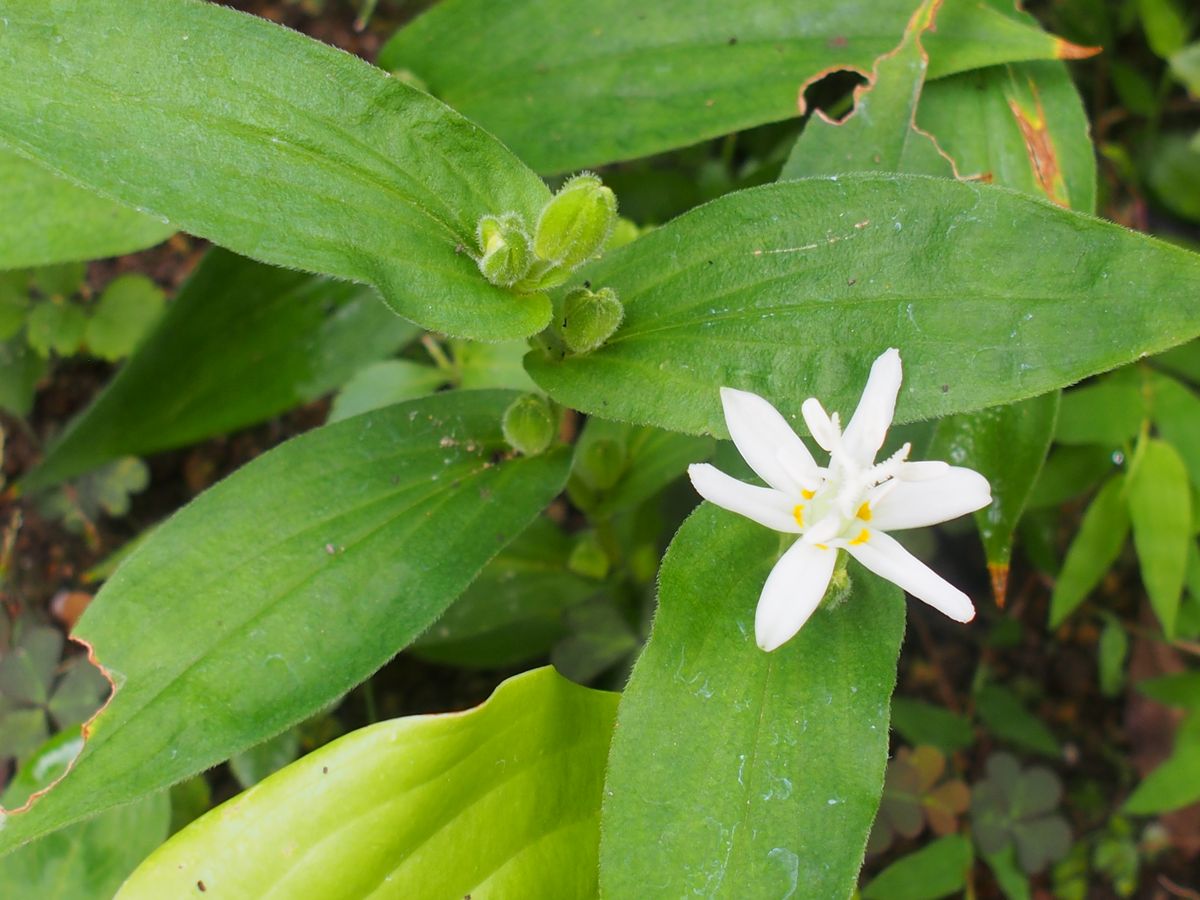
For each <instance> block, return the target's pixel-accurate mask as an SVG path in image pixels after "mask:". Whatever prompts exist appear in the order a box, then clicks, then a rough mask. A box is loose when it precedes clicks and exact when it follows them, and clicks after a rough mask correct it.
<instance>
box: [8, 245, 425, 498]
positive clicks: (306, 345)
mask: <svg viewBox="0 0 1200 900" xmlns="http://www.w3.org/2000/svg"><path fill="white" fill-rule="evenodd" d="M415 335H416V329H415V328H414V327H413V326H411V325H409V324H408V323H407V322H405V321H404V320H403V319H400V318H399V317H398V316H396V315H395V314H394V313H392V312H391V310H389V309H388V308H387V307H385V306H384V305H383V304H382V303H380V302H379V299H378V297H377V295H376V294H375V292H374V291H372V290H370V289H368V288H363V287H356V286H354V285H350V284H345V283H338V282H334V281H330V280H329V279H325V278H314V277H312V276H309V275H303V274H301V273H299V272H291V271H287V270H285V269H276V268H272V267H271V266H264V265H260V264H258V263H254V262H251V261H250V260H247V259H244V258H242V257H238V256H234V255H233V254H231V253H227V252H225V251H224V250H213V251H211V252H210V253H209V254H208V255H207V256H206V257H205V258H204V261H203V262H201V263H200V266H199V268H197V270H196V271H195V273H194V274H193V275H192V277H191V278H190V279H189V280H188V281H187V283H186V284H185V285H184V287H183V289H182V290H181V291H180V292H179V296H178V297H176V298H175V300H174V302H173V303H171V305H170V306H169V307H168V308H167V313H166V315H165V316H164V317H163V319H162V320H161V321H160V322H159V324H158V327H157V328H156V329H155V330H154V331H153V332H152V333H151V334H150V335H149V336H148V337H147V338H146V340H145V341H143V342H142V344H141V345H140V346H139V347H138V348H137V350H136V351H135V352H134V354H133V356H131V357H130V358H129V359H128V360H127V361H126V363H125V365H124V366H122V368H121V369H120V371H119V372H118V373H117V375H116V377H115V378H114V379H113V380H112V381H111V382H110V383H109V385H108V387H107V388H105V390H104V392H103V393H102V394H101V395H100V396H99V397H98V398H97V399H96V400H95V401H94V402H93V403H92V405H91V406H89V407H88V408H87V409H86V410H85V411H84V412H83V413H81V414H80V416H79V417H78V418H77V419H75V420H74V421H73V422H72V423H71V424H70V425H69V426H68V428H67V430H66V431H65V432H64V433H63V435H62V436H61V437H60V438H59V439H58V440H57V441H55V442H54V443H53V444H52V445H51V447H50V448H49V450H47V452H46V456H45V458H44V460H43V462H42V464H41V466H40V467H39V468H38V469H36V470H35V471H33V472H31V473H30V474H29V475H28V476H26V478H25V481H24V485H25V487H26V488H27V489H28V490H38V489H41V488H44V487H47V486H49V485H52V484H55V483H57V482H59V481H63V480H65V479H67V478H71V477H73V476H75V475H78V474H80V473H82V472H86V471H88V470H89V469H93V468H96V467H98V466H101V465H103V464H105V463H107V462H110V461H111V460H114V459H117V458H119V457H122V456H126V455H131V454H132V455H145V454H148V453H153V452H155V451H157V450H166V449H169V448H172V447H181V446H185V445H187V444H190V443H194V442H196V441H199V440H202V439H204V438H207V437H211V436H213V435H215V434H223V433H225V432H229V431H234V430H236V429H238V428H244V427H245V426H247V425H252V424H254V423H256V422H260V421H262V420H264V419H269V418H270V417H272V416H274V415H278V414H279V413H281V412H283V411H285V410H287V409H291V408H292V407H294V406H296V405H297V404H300V403H306V402H308V401H310V400H314V399H316V398H317V397H319V396H321V395H322V394H324V393H326V392H327V391H329V390H330V389H331V388H334V387H336V386H338V385H339V384H341V383H342V382H344V381H346V380H347V379H348V378H349V377H350V376H351V375H352V374H353V373H354V372H355V371H356V370H357V369H359V368H360V367H361V366H362V365H363V364H364V363H368V362H371V361H372V360H374V359H377V358H379V357H381V356H385V355H387V354H388V353H391V352H392V351H394V350H395V349H396V348H397V347H399V346H401V345H402V344H404V343H406V342H408V341H409V340H411V339H412V338H413V337H414V336H415ZM248 383H252V384H253V385H254V389H253V390H247V389H246V385H247V384H248Z"/></svg>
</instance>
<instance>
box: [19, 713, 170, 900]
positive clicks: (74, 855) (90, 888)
mask: <svg viewBox="0 0 1200 900" xmlns="http://www.w3.org/2000/svg"><path fill="white" fill-rule="evenodd" d="M80 744H82V738H81V737H80V735H79V729H78V728H75V729H73V730H72V731H69V732H62V733H60V734H58V735H56V736H55V737H54V738H52V739H51V740H50V741H49V742H48V743H47V744H46V745H45V746H43V747H42V748H41V749H40V750H39V751H38V752H37V754H35V755H34V756H33V757H31V758H30V759H29V760H28V761H27V762H26V763H25V765H24V766H22V770H21V772H20V773H19V774H18V775H17V777H16V779H15V780H14V782H13V785H12V787H11V788H10V790H9V791H7V792H6V793H5V795H4V802H5V803H6V804H7V805H9V806H14V805H18V804H19V803H22V802H24V800H25V797H26V796H27V795H28V794H29V793H30V792H31V791H33V790H36V789H40V788H42V787H44V786H45V785H46V784H48V783H49V782H51V781H53V780H54V778H57V777H59V776H60V775H61V774H62V772H63V770H64V769H65V768H66V765H67V764H68V762H69V760H70V759H71V758H72V757H73V756H74V755H75V754H76V753H77V752H78V750H79V746H80ZM169 818H170V803H169V801H168V799H167V794H166V793H165V792H162V793H158V794H154V795H153V796H150V797H145V798H143V799H141V800H138V801H137V802H136V803H131V804H129V805H127V806H122V807H120V808H119V809H110V810H108V811H107V812H104V813H101V814H100V815H99V816H96V817H95V818H94V819H91V820H89V821H87V822H80V823H78V824H76V825H72V826H71V827H69V828H64V829H63V830H62V831H59V832H57V833H56V834H48V835H46V836H45V837H42V838H39V839H38V840H36V841H34V842H32V843H30V844H27V845H25V846H24V847H21V848H20V849H19V850H17V851H16V852H14V853H12V854H10V855H9V856H7V857H5V858H4V859H3V860H0V896H3V897H12V898H13V900H20V898H25V897H28V898H37V900H98V898H107V897H111V896H113V894H114V893H116V891H117V888H119V887H120V886H121V882H122V881H124V880H125V878H126V877H127V876H128V875H129V873H130V872H132V871H133V870H134V868H135V867H136V866H137V864H138V863H140V862H141V861H142V860H143V859H144V858H145V857H146V855H147V854H148V853H150V851H151V850H153V849H154V848H155V847H157V846H158V845H159V844H161V843H162V842H163V841H164V840H165V839H166V837H167V823H168V820H169Z"/></svg>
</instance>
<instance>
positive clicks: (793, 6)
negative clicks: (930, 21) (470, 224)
mask: <svg viewBox="0 0 1200 900" xmlns="http://www.w3.org/2000/svg"><path fill="white" fill-rule="evenodd" d="M915 7H916V3H915V2H913V0H875V2H872V3H870V4H862V3H838V4H828V3H820V2H816V0H807V2H801V3H798V4H797V3H780V2H763V0H733V2H730V0H724V2H721V0H704V2H700V3H697V2H687V0H660V2H657V3H654V4H645V3H637V2H634V0H599V2H597V0H511V2H506V3H491V2H488V0H451V2H446V3H440V4H438V5H437V6H435V7H434V8H433V9H432V10H430V11H429V12H427V13H425V14H424V15H423V16H421V17H419V18H418V19H416V20H415V21H414V22H412V23H411V24H409V25H408V26H407V27H405V28H404V29H402V30H401V31H400V32H399V33H398V34H397V35H396V36H395V37H394V38H392V40H391V41H390V42H389V43H388V44H387V46H385V47H384V49H383V52H382V53H381V54H380V57H379V63H380V65H381V66H383V67H384V68H385V69H392V70H405V71H408V72H411V73H414V74H415V75H417V76H418V77H419V78H420V79H421V80H422V81H423V82H424V83H425V84H426V85H428V87H429V89H430V90H431V91H432V92H433V93H434V94H435V95H437V96H438V97H441V98H442V99H443V100H445V101H446V102H447V103H449V104H450V105H451V106H453V107H454V108H455V109H457V110H459V111H460V112H462V113H463V114H464V115H466V116H468V117H469V118H471V119H472V120H474V121H476V122H479V123H480V124H481V125H483V126H484V127H485V128H487V129H488V130H489V131H491V132H493V133H494V134H496V135H499V137H500V138H501V139H502V140H503V141H504V142H505V143H507V144H508V145H509V146H510V147H512V148H513V149H514V150H515V151H516V152H517V154H518V155H519V156H520V157H521V158H522V159H524V160H526V161H528V162H529V164H530V165H531V166H533V167H534V168H535V169H537V170H538V171H539V172H543V173H554V172H565V171H567V170H570V169H578V168H581V167H584V166H592V165H599V164H601V163H606V162H614V161H616V160H620V159H630V158H632V157H637V156H646V155H649V154H651V153H657V152H660V151H663V150H669V149H671V148H673V147H680V146H684V145H687V144H693V143H695V142H697V141H700V140H703V139H704V138H709V137H715V136H717V135H720V134H726V133H728V132H731V131H738V130H740V129H743V128H749V127H751V126H754V125H761V124H763V123H765V122H773V121H779V120H781V119H787V118H791V117H793V116H796V115H798V114H801V113H803V112H804V108H803V102H804V101H803V87H804V86H805V85H807V83H808V82H810V81H814V80H816V79H817V78H819V77H820V76H822V75H823V74H825V73H827V72H829V71H831V70H836V69H856V70H858V71H860V72H866V71H868V70H870V68H871V65H872V63H873V62H874V61H875V59H876V58H877V57H879V56H881V55H882V54H884V53H887V52H888V51H889V50H891V49H892V48H893V47H895V46H896V44H897V43H898V42H899V40H900V36H901V35H902V34H903V32H904V28H905V23H906V22H907V21H908V19H909V17H910V16H911V15H912V12H913V10H914V8H915ZM928 49H929V55H930V58H931V62H930V74H931V77H935V78H936V77H939V76H943V75H949V74H952V73H954V72H961V71H965V70H967V69H973V68H977V67H979V66H986V65H993V64H997V63H1002V62H1011V61H1015V60H1022V59H1050V58H1053V57H1056V56H1058V57H1074V56H1079V55H1081V54H1082V55H1088V53H1089V52H1090V51H1088V50H1086V49H1085V48H1081V47H1076V46H1074V45H1072V44H1068V43H1066V42H1065V41H1062V40H1061V39H1059V38H1055V37H1053V36H1051V35H1048V34H1046V33H1045V32H1043V31H1041V29H1039V28H1036V27H1031V26H1029V25H1025V24H1022V23H1020V22H1016V21H1014V20H1013V19H1012V18H1011V17H1009V16H1006V15H1004V14H1002V13H1001V12H999V11H997V10H995V9H993V8H991V7H990V6H988V5H986V4H983V3H974V2H968V0H945V3H944V4H943V8H942V10H941V12H940V13H939V14H938V23H937V31H935V32H933V33H932V34H931V35H930V37H929V41H928Z"/></svg>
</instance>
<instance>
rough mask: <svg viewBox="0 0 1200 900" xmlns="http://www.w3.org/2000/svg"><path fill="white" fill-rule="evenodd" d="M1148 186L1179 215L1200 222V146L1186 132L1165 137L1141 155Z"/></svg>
mask: <svg viewBox="0 0 1200 900" xmlns="http://www.w3.org/2000/svg"><path fill="white" fill-rule="evenodd" d="M1139 159H1140V161H1141V162H1142V167H1143V169H1144V177H1145V180H1146V184H1147V185H1148V186H1149V188H1150V190H1151V191H1152V192H1153V193H1154V195H1155V197H1156V198H1157V200H1158V202H1159V203H1161V204H1162V205H1163V206H1164V207H1166V208H1167V209H1168V210H1170V211H1171V212H1173V213H1175V215H1177V216H1181V217H1182V218H1185V219H1189V220H1190V221H1192V222H1200V147H1196V146H1193V144H1192V136H1191V135H1190V134H1188V133H1186V132H1179V131H1176V132H1170V133H1167V134H1164V135H1162V136H1161V137H1160V138H1158V140H1156V141H1155V142H1154V143H1152V144H1150V145H1148V146H1147V147H1146V148H1145V149H1144V150H1142V152H1141V153H1140V154H1139Z"/></svg>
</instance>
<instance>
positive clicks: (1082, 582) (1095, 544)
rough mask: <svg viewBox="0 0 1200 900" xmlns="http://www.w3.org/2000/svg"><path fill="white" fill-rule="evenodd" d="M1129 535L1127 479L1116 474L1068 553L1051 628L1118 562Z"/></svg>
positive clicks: (1054, 600) (1052, 605)
mask: <svg viewBox="0 0 1200 900" xmlns="http://www.w3.org/2000/svg"><path fill="white" fill-rule="evenodd" d="M1128 535H1129V507H1128V505H1127V504H1126V499H1125V476H1124V475H1115V476H1113V477H1112V478H1110V479H1109V480H1108V481H1106V482H1105V483H1104V487H1102V488H1100V492H1099V493H1098V494H1096V496H1095V498H1094V499H1093V500H1092V502H1091V504H1090V505H1089V506H1088V508H1087V512H1085V513H1084V514H1083V521H1082V522H1081V523H1080V525H1079V532H1078V533H1077V534H1076V535H1075V538H1074V540H1072V541H1071V546H1070V548H1069V549H1068V550H1067V558H1066V559H1065V560H1064V561H1063V567H1062V571H1061V572H1060V573H1059V576H1058V580H1057V581H1056V582H1055V583H1054V592H1053V594H1052V595H1051V597H1050V627H1051V628H1057V627H1058V626H1059V625H1060V624H1061V623H1062V621H1063V620H1064V619H1066V617H1067V616H1069V615H1070V614H1071V613H1072V612H1074V611H1075V609H1076V607H1078V606H1079V604H1080V603H1082V602H1083V601H1084V600H1085V599H1086V598H1087V595H1088V594H1090V593H1091V592H1092V591H1093V590H1094V589H1095V588H1096V585H1098V584H1099V583H1100V579H1102V578H1103V577H1104V574H1105V573H1106V572H1107V571H1108V568H1109V566H1111V565H1112V564H1113V563H1114V562H1115V561H1116V559H1117V556H1118V555H1119V554H1120V552H1121V548H1122V547H1124V546H1125V538H1126V537H1127V536H1128Z"/></svg>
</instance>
